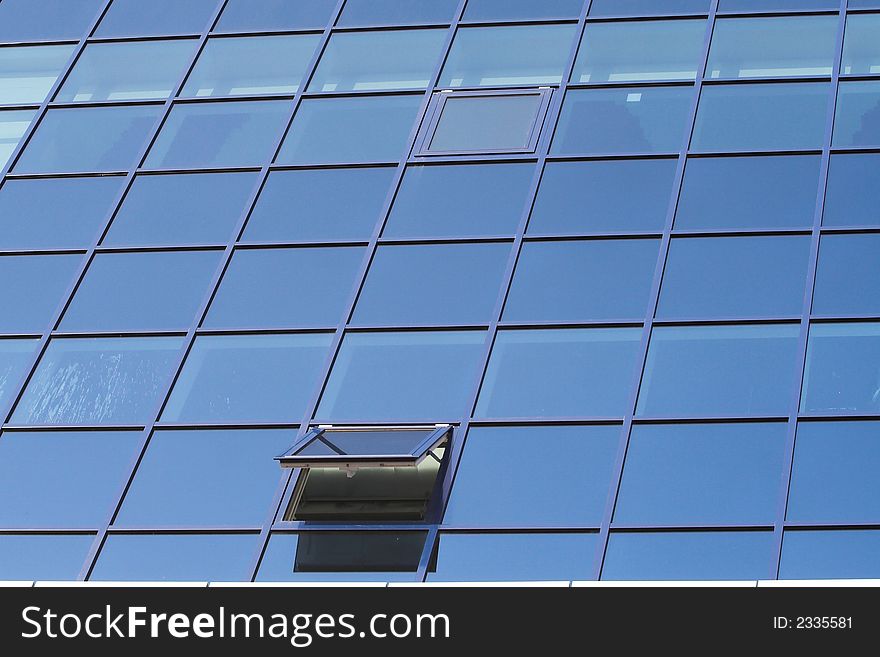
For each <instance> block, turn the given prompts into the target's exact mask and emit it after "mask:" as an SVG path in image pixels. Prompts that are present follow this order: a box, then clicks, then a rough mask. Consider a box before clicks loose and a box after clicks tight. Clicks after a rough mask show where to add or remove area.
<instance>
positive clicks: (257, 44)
mask: <svg viewBox="0 0 880 657" xmlns="http://www.w3.org/2000/svg"><path fill="white" fill-rule="evenodd" d="M0 41H2V44H3V45H2V46H0V124H2V153H0V159H2V160H3V161H4V162H5V165H4V166H3V168H2V171H0V175H2V178H3V179H2V186H0V301H2V303H0V307H2V312H0V332H2V336H0V410H2V413H0V414H2V416H3V417H2V421H3V426H2V432H0V579H5V580H75V579H90V580H173V581H176V580H199V581H252V580H253V581H290V580H334V579H336V580H345V581H350V580H376V581H392V580H393V581H398V580H400V581H444V580H446V581H465V580H480V581H485V580H513V581H518V580H596V579H604V580H627V579H635V580H668V579H680V580H697V579H709V580H737V579H741V580H756V579H776V578H780V579H813V578H880V478H878V477H877V476H876V473H877V471H878V470H880V284H878V282H880V209H878V208H880V0H849V2H847V0H592V1H590V0H586V2H584V0H286V1H285V0H225V1H224V0H186V2H180V1H179V0H0ZM326 425H332V427H334V428H336V429H339V428H343V429H345V428H352V427H361V428H363V431H364V432H365V433H364V434H363V435H364V436H367V437H369V436H371V435H373V436H374V437H375V436H379V438H377V440H381V439H382V438H381V433H382V431H385V430H386V429H387V428H388V427H394V428H397V429H400V428H412V427H422V429H423V431H427V432H428V433H430V432H431V431H432V430H433V428H434V427H436V426H438V425H440V433H443V430H444V429H445V425H449V426H450V427H451V431H450V432H449V433H447V434H444V437H443V442H441V443H438V444H431V445H428V447H430V448H431V450H422V452H421V453H415V452H413V453H412V454H411V456H413V457H414V458H415V457H419V458H421V457H423V456H425V458H426V459H427V460H425V461H424V462H423V465H420V466H419V469H418V471H419V472H422V473H423V472H424V469H425V467H427V466H425V465H424V464H425V463H427V464H431V467H433V470H431V472H430V475H431V476H430V477H429V478H428V479H427V480H426V481H428V485H427V488H425V487H424V481H425V480H424V478H421V479H418V482H421V483H417V484H414V483H413V482H414V481H415V479H413V478H412V477H410V476H409V475H410V474H411V473H412V472H413V470H412V469H409V470H407V471H406V472H404V470H405V469H404V468H399V469H398V470H397V471H393V472H392V471H391V470H390V469H387V468H386V472H382V471H381V470H382V468H381V467H380V468H377V469H376V470H377V471H376V472H373V473H372V475H369V473H367V472H363V473H360V472H359V473H357V474H354V476H353V477H348V476H343V477H342V478H341V479H340V478H338V477H334V476H332V475H330V476H328V477H326V479H325V480H322V481H323V484H322V485H321V486H318V483H321V481H319V479H318V478H316V479H315V480H314V481H317V482H318V483H314V482H313V483H314V486H315V487H317V488H316V489H313V490H306V489H304V486H305V484H304V483H303V481H305V479H304V477H306V476H307V475H308V471H307V470H304V469H296V468H294V469H282V468H280V467H279V463H278V461H276V460H275V457H276V456H278V455H280V454H282V453H283V452H285V451H286V450H288V448H290V447H291V445H294V444H295V443H297V441H302V439H303V438H304V437H307V438H308V437H315V436H318V438H316V439H315V440H318V441H320V440H323V439H322V438H320V435H319V434H320V429H318V427H324V426H326ZM367 430H370V431H372V433H368V432H367ZM331 431H332V430H331ZM395 435H396V436H399V435H400V434H395ZM438 435H440V434H439V433H438ZM450 436H451V437H450ZM308 439H309V440H311V438H308ZM309 444H310V445H317V444H318V443H317V442H313V443H309ZM322 445H324V446H325V447H326V445H327V443H326V442H324V443H322ZM322 449H324V447H322ZM332 449H335V448H332ZM407 449H409V448H407ZM338 451H339V450H337V453H338ZM426 455H427V456H426ZM430 459H433V461H432V460H430ZM347 474H352V473H351V472H349V473H347ZM373 475H375V477H374V479H370V477H371V476H373ZM315 476H316V477H318V475H317V474H316V475H315ZM371 482H372V483H371ZM376 482H378V483H376ZM361 485H363V486H365V487H367V488H369V486H372V485H375V488H374V489H370V490H367V491H366V492H364V490H357V491H355V492H352V491H353V490H354V489H357V488H358V486H361ZM411 485H412V486H415V487H416V488H418V486H422V487H423V488H424V490H425V491H426V495H424V496H423V497H424V499H421V503H422V507H421V508H416V507H418V503H419V501H420V498H419V496H418V494H416V495H415V496H414V497H413V498H412V499H409V498H408V499H405V500H404V499H395V497H396V496H397V495H399V496H400V497H401V498H403V497H406V495H405V494H404V492H403V488H407V491H409V490H410V488H408V487H410V486H411ZM352 487H354V489H353V488H352ZM304 490H305V492H304ZM347 495H349V496H351V497H352V499H348V500H347V499H346V496H347ZM304 500H305V501H304ZM413 504H415V506H413ZM377 509H378V510H377Z"/></svg>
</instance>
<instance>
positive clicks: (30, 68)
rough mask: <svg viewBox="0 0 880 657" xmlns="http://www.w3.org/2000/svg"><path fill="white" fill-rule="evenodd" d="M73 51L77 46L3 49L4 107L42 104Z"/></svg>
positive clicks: (0, 91) (0, 99) (0, 85)
mask: <svg viewBox="0 0 880 657" xmlns="http://www.w3.org/2000/svg"><path fill="white" fill-rule="evenodd" d="M0 29H2V28H0ZM73 50H74V46H25V47H23V48H18V47H6V48H0V105H15V104H18V103H21V104H24V103H42V102H43V100H44V99H45V98H46V95H47V94H48V93H49V91H50V90H51V89H52V85H53V84H55V80H56V79H57V78H58V75H59V74H60V73H61V71H62V70H64V66H65V65H66V64H67V60H68V59H69V58H70V55H71V54H72V53H73Z"/></svg>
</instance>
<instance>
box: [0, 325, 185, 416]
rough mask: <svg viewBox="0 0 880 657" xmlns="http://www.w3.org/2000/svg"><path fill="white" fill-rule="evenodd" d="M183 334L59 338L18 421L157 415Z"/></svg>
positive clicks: (21, 403) (18, 408)
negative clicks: (155, 412)
mask: <svg viewBox="0 0 880 657" xmlns="http://www.w3.org/2000/svg"><path fill="white" fill-rule="evenodd" d="M182 343H183V339H182V338H176V337H173V338H165V337H162V338H87V339H66V340H65V339H54V340H52V341H51V342H50V343H49V347H48V348H47V349H46V352H45V353H44V354H43V357H42V358H41V359H40V364H39V366H38V367H37V371H36V372H35V374H34V376H33V378H32V379H31V380H30V382H29V383H28V386H27V388H25V391H24V394H23V395H22V397H21V400H20V401H19V402H18V405H17V406H16V407H15V412H14V413H13V414H12V420H13V422H15V423H17V424H116V425H119V424H138V423H143V422H147V421H150V420H152V418H151V417H150V415H151V414H152V413H153V412H154V411H155V409H156V404H157V403H158V401H159V399H158V398H159V396H160V395H161V394H162V393H163V391H164V390H165V385H166V383H167V381H168V377H169V375H170V374H171V369H172V367H173V366H174V364H175V363H176V361H177V351H178V349H179V348H180V346H181V345H182Z"/></svg>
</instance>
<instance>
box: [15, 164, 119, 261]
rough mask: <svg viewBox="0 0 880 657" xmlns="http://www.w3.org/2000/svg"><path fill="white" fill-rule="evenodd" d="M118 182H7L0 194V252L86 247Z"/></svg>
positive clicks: (112, 179)
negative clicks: (0, 249)
mask: <svg viewBox="0 0 880 657" xmlns="http://www.w3.org/2000/svg"><path fill="white" fill-rule="evenodd" d="M123 181H124V178H121V177H109V176H106V177H105V176H101V177H89V178H33V179H22V180H7V181H6V182H5V183H4V184H3V188H2V189H0V248H2V249H50V248H53V249H77V248H85V247H87V246H89V245H90V244H91V242H92V241H93V240H94V239H96V238H97V236H98V235H97V233H98V231H99V229H100V228H102V227H103V226H104V223H105V222H106V221H107V215H108V213H109V212H110V210H111V203H112V202H113V201H114V199H115V198H116V195H117V194H118V193H119V191H120V189H121V187H122V183H123Z"/></svg>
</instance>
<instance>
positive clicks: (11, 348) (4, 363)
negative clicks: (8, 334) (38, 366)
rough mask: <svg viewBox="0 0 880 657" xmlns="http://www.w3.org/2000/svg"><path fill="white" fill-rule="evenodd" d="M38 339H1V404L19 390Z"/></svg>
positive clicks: (4, 403)
mask: <svg viewBox="0 0 880 657" xmlns="http://www.w3.org/2000/svg"><path fill="white" fill-rule="evenodd" d="M38 342H39V341H38V340H10V339H4V340H0V405H3V406H5V405H6V404H7V403H8V402H9V401H10V400H11V399H12V397H13V395H15V394H16V393H17V392H18V386H19V384H20V381H21V378H22V377H23V376H24V374H25V369H26V368H27V367H28V366H29V365H30V362H31V359H32V358H33V355H34V350H35V349H36V348H37V343H38Z"/></svg>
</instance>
